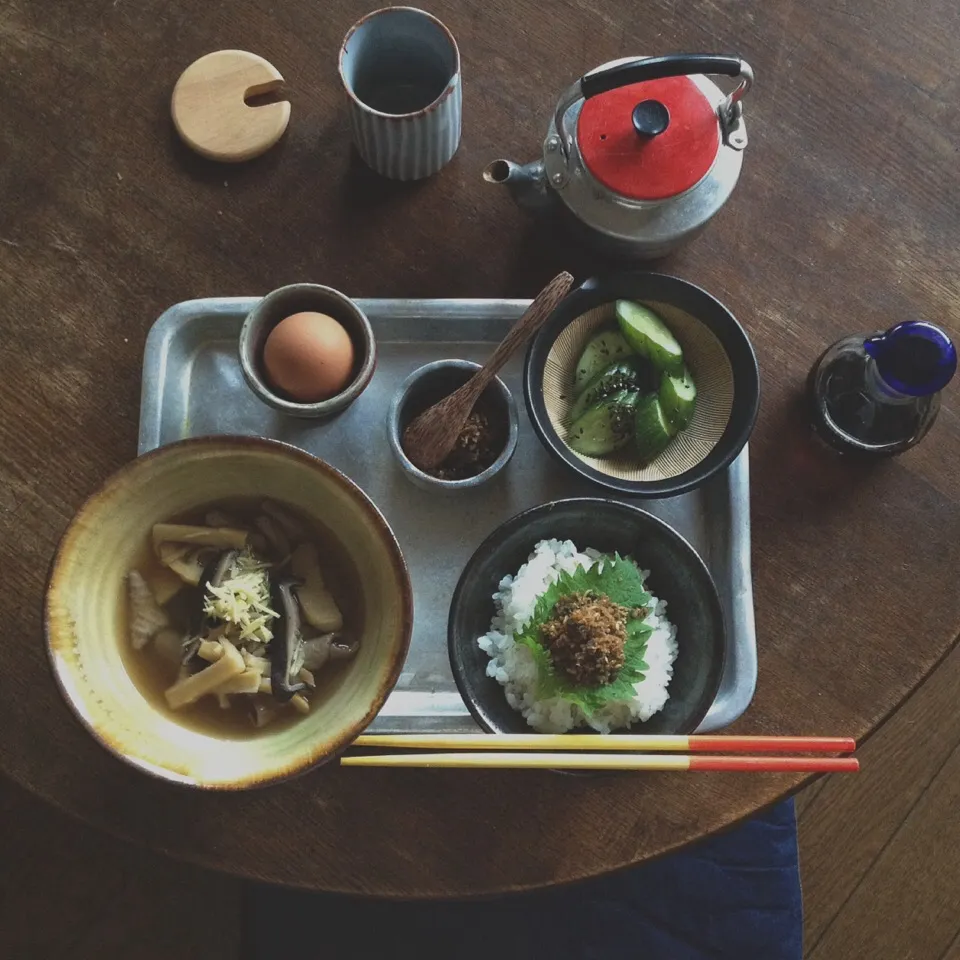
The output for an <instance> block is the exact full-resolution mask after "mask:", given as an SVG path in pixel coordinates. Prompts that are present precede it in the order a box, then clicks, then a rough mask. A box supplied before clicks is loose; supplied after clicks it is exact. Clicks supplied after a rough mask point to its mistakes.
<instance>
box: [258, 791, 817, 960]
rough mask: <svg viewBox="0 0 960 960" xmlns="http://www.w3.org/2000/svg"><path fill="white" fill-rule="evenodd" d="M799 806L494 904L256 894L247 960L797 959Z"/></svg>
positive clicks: (271, 891)
mask: <svg viewBox="0 0 960 960" xmlns="http://www.w3.org/2000/svg"><path fill="white" fill-rule="evenodd" d="M798 867H799V864H798V857H797V827H796V817H795V815H794V808H793V801H792V800H788V801H786V802H784V803H781V804H778V805H777V806H775V807H773V808H771V809H770V810H768V811H766V812H765V813H763V814H761V815H760V816H757V817H755V818H754V819H752V820H749V821H747V822H746V823H744V824H742V825H741V826H739V827H736V828H734V829H732V830H730V831H728V832H726V833H723V834H720V835H718V836H715V837H711V838H709V839H707V840H704V841H702V842H701V843H698V844H696V845H695V846H692V847H689V848H687V849H685V850H683V851H682V852H680V853H676V854H672V855H671V856H668V857H663V858H661V859H659V860H654V861H652V862H651V863H647V864H644V865H642V866H639V867H635V868H632V869H629V870H624V871H621V872H618V873H615V874H611V875H609V876H605V877H601V878H599V879H596V880H589V881H586V882H584V883H578V884H575V885H572V886H565V887H560V888H556V889H550V890H545V891H543V892H537V893H530V894H516V895H512V896H508V897H501V898H497V899H493V900H482V901H481V900H474V901H430V902H409V903H403V902H396V901H382V900H370V899H363V898H356V897H345V896H340V895H325V894H309V893H303V892H300V891H289V890H282V889H279V888H276V887H269V886H255V885H251V886H249V887H248V889H247V891H246V906H245V916H246V924H247V926H246V932H245V957H246V958H248V960H291V958H298V960H319V958H324V960H328V958H329V960H354V958H357V960H366V958H368V957H369V958H385V960H394V958H397V960H405V958H407V957H410V958H417V960H433V958H438V960H440V958H442V960H515V958H516V960H520V958H523V960H540V958H543V960H601V958H602V960H620V958H624V960H626V958H630V960H633V958H638V960H639V958H643V960H708V958H709V960H726V958H730V960H800V957H801V954H802V942H803V940H802V938H803V930H802V927H803V923H802V920H803V910H802V905H801V898H800V874H799V868H798Z"/></svg>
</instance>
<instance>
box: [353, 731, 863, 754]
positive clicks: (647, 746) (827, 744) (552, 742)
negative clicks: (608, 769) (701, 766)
mask: <svg viewBox="0 0 960 960" xmlns="http://www.w3.org/2000/svg"><path fill="white" fill-rule="evenodd" d="M353 746H355V747H383V748H389V749H393V748H400V749H404V750H615V751H620V752H623V751H629V750H648V751H650V752H656V753H660V752H670V753H679V752H684V751H686V752H689V753H703V752H709V751H711V750H713V751H716V752H718V753H748V752H751V751H752V752H754V753H787V752H789V751H791V750H796V751H797V752H798V753H851V752H852V751H853V750H855V749H856V746H857V745H856V741H855V740H854V739H853V738H852V737H733V736H723V735H720V736H717V735H713V736H710V735H702V734H701V735H697V734H694V735H692V736H670V735H649V734H629V733H626V734H616V735H615V736H609V735H604V734H599V733H598V734H570V733H561V734H546V733H493V734H491V733H462V734H449V733H418V734H406V733H401V734H376V733H373V734H369V733H368V734H363V735H362V736H359V737H357V739H356V740H354V742H353Z"/></svg>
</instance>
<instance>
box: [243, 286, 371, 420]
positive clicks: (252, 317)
mask: <svg viewBox="0 0 960 960" xmlns="http://www.w3.org/2000/svg"><path fill="white" fill-rule="evenodd" d="M304 310H312V311H316V312H317V313H326V314H328V315H329V316H331V317H333V318H334V320H339V321H340V323H342V324H343V326H344V329H345V330H346V331H347V333H348V334H349V335H350V339H351V340H352V341H353V349H354V353H355V356H356V359H355V361H354V367H353V376H352V378H351V380H350V383H349V384H348V385H347V386H346V387H345V388H344V389H343V390H342V391H341V392H340V393H338V394H336V395H335V396H333V397H330V398H329V399H328V400H320V401H318V402H317V403H300V402H298V401H296V400H291V399H290V398H289V397H287V396H285V395H284V394H282V393H280V392H279V391H277V390H275V389H274V388H273V387H272V386H271V384H270V381H269V379H268V378H267V377H266V375H265V372H264V369H263V345H264V344H265V343H266V340H267V337H268V336H269V335H270V331H271V330H273V328H274V327H275V326H276V325H277V324H278V323H279V322H280V321H281V320H283V319H284V318H286V317H289V316H291V315H292V314H294V313H300V312H301V311H304ZM239 349H240V369H241V370H242V371H243V376H244V378H245V379H246V381H247V383H248V384H249V386H250V389H251V390H253V392H254V393H255V394H256V395H257V396H258V397H259V398H260V399H261V400H262V401H263V402H264V403H266V404H269V405H270V406H271V407H273V408H274V409H276V410H279V411H280V412H281V413H286V414H288V415H289V416H291V417H303V418H305V419H310V418H316V419H325V418H328V417H332V416H334V415H336V414H338V413H342V412H343V411H344V410H346V408H347V407H349V406H350V404H351V403H353V401H354V400H356V399H357V397H359V396H360V394H361V393H363V391H364V390H366V389H367V386H368V385H369V383H370V380H371V378H372V377H373V370H374V367H376V364H377V345H376V341H375V340H374V337H373V328H372V327H371V326H370V321H369V320H368V319H367V316H366V314H365V313H364V312H363V311H362V310H361V309H360V308H359V307H358V306H357V305H356V303H354V301H353V300H351V299H350V298H349V297H348V296H345V295H344V294H342V293H340V292H339V291H338V290H334V289H333V288H332V287H323V286H320V285H319V284H316V283H294V284H291V285H290V286H287V287H280V288H279V289H277V290H274V291H273V292H272V293H268V294H267V295H266V296H265V297H263V299H261V300H260V301H259V302H258V303H257V305H256V306H255V307H254V308H253V309H252V310H251V311H250V313H249V314H248V315H247V318H246V320H244V322H243V327H242V328H241V329H240V345H239Z"/></svg>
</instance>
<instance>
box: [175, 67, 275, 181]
mask: <svg viewBox="0 0 960 960" xmlns="http://www.w3.org/2000/svg"><path fill="white" fill-rule="evenodd" d="M282 85H283V77H282V76H281V74H280V71H279V70H277V68H276V67H275V66H274V65H273V64H272V63H270V62H269V61H267V60H264V59H263V57H260V56H257V54H255V53H248V52H247V51H246V50H217V51H215V52H214V53H208V54H207V55H206V56H204V57H201V58H200V59H199V60H196V61H194V62H193V63H191V64H190V66H189V67H187V69H186V70H184V71H183V73H182V74H181V75H180V79H179V80H178V81H177V85H176V86H175V87H174V88H173V97H172V98H171V101H170V113H171V114H172V116H173V123H174V125H175V126H176V128H177V133H179V134H180V136H181V137H182V139H183V141H184V143H186V144H187V146H189V147H190V148H191V149H192V150H196V152H197V153H199V154H201V155H202V156H204V157H208V158H209V159H211V160H220V161H223V162H225V163H240V162H241V161H243V160H251V159H252V158H253V157H258V156H260V154H261V153H263V152H264V151H266V150H269V149H270V147H272V146H273V145H274V144H275V143H276V142H277V141H278V140H279V139H280V137H282V136H283V133H284V131H285V130H286V129H287V124H288V123H289V121H290V104H289V103H288V102H287V101H286V100H283V101H280V102H279V103H266V104H263V105H261V106H256V107H251V106H249V105H248V103H247V99H248V98H250V97H254V96H260V95H263V94H265V93H273V92H274V91H276V90H279V89H280V87H281V86H282Z"/></svg>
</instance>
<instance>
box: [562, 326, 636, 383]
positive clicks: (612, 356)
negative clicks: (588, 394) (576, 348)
mask: <svg viewBox="0 0 960 960" xmlns="http://www.w3.org/2000/svg"><path fill="white" fill-rule="evenodd" d="M632 354H633V350H632V349H631V348H630V344H629V343H627V341H626V340H625V339H624V337H623V335H622V334H621V333H618V332H617V331H616V330H603V331H601V332H600V333H598V334H596V335H595V336H592V337H591V338H590V339H589V341H587V345H586V346H585V347H584V348H583V353H582V354H580V360H579V361H578V362H577V371H576V373H575V374H574V378H573V387H574V393H575V394H577V395H579V394H580V393H582V392H583V391H584V390H585V389H586V388H587V385H588V384H589V383H590V381H591V380H593V378H594V377H596V376H597V375H599V374H600V373H602V372H603V371H604V370H605V369H606V368H607V367H609V366H610V364H611V363H613V361H614V360H618V359H619V358H620V357H628V356H631V355H632Z"/></svg>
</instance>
